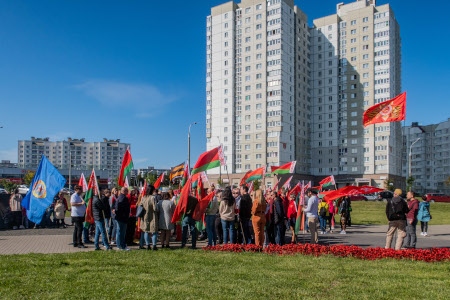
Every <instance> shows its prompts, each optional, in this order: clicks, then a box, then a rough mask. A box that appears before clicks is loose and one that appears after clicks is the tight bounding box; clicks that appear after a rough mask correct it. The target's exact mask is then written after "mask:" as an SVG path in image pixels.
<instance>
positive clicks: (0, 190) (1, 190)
mask: <svg viewBox="0 0 450 300" xmlns="http://www.w3.org/2000/svg"><path fill="white" fill-rule="evenodd" d="M0 194H8V192H7V191H6V190H5V189H2V188H0Z"/></svg>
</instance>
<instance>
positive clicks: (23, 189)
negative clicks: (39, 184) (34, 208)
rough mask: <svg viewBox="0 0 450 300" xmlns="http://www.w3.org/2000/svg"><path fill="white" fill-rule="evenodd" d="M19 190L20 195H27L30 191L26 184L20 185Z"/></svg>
mask: <svg viewBox="0 0 450 300" xmlns="http://www.w3.org/2000/svg"><path fill="white" fill-rule="evenodd" d="M17 188H18V189H19V194H26V193H28V190H29V188H28V187H27V186H26V185H24V184H20V185H18V186H17Z"/></svg>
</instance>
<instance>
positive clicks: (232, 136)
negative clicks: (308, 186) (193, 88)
mask: <svg viewBox="0 0 450 300" xmlns="http://www.w3.org/2000/svg"><path fill="white" fill-rule="evenodd" d="M206 53H207V77H206V81H207V83H206V85H207V86H206V110H207V112H206V137H207V149H211V148H214V147H217V146H218V145H219V144H223V150H224V156H225V159H226V166H224V167H222V170H211V172H210V173H213V172H219V171H221V172H222V173H224V172H229V173H243V172H246V171H248V170H253V169H256V168H259V167H261V166H271V165H280V164H283V163H286V162H289V161H293V160H297V169H296V171H297V173H305V174H308V173H309V172H310V167H311V166H310V161H311V159H310V143H309V134H310V132H309V122H310V121H309V119H310V108H311V104H312V102H311V101H312V100H311V96H310V88H309V82H310V79H309V73H310V69H309V68H310V67H309V66H310V60H309V29H308V26H307V19H306V15H305V14H304V13H303V12H301V11H300V10H299V9H298V8H297V7H296V6H294V2H293V1H292V0H268V1H266V0H243V1H242V2H241V3H240V4H236V3H234V2H228V3H225V4H222V5H219V6H217V7H213V8H212V9H211V15H210V16H208V17H207V49H206Z"/></svg>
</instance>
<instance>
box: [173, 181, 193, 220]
mask: <svg viewBox="0 0 450 300" xmlns="http://www.w3.org/2000/svg"><path fill="white" fill-rule="evenodd" d="M191 185H192V180H191V178H190V177H189V178H188V180H187V182H186V184H185V185H184V186H183V189H182V190H181V195H180V199H179V200H178V203H177V206H176V207H175V211H174V213H173V216H172V220H171V222H172V223H173V224H176V223H177V222H178V221H180V219H181V216H182V215H183V214H184V212H185V211H186V206H187V202H188V197H189V195H190V194H191Z"/></svg>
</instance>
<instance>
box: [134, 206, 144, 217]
mask: <svg viewBox="0 0 450 300" xmlns="http://www.w3.org/2000/svg"><path fill="white" fill-rule="evenodd" d="M144 216H145V208H144V207H143V206H142V205H139V206H138V207H137V208H136V217H138V218H143V217H144Z"/></svg>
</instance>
